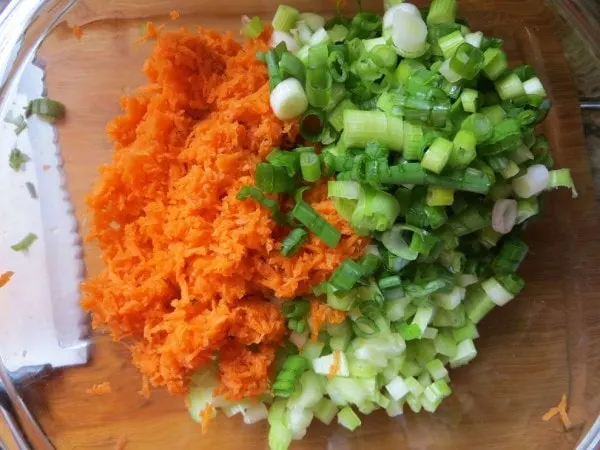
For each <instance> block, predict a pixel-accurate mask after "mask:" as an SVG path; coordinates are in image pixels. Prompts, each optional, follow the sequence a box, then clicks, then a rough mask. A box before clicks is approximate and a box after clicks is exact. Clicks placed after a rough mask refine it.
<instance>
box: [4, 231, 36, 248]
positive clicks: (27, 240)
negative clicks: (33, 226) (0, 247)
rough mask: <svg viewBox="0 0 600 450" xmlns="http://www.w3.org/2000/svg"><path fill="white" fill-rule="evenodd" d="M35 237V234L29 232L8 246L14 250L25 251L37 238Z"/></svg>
mask: <svg viewBox="0 0 600 450" xmlns="http://www.w3.org/2000/svg"><path fill="white" fill-rule="evenodd" d="M37 238H38V237H37V236H36V235H35V234H33V233H29V234H28V235H27V236H25V237H24V238H23V239H21V240H20V241H19V242H17V243H16V244H14V245H11V246H10V248H11V249H13V250H14V251H15V252H24V251H27V250H29V247H31V245H32V244H33V243H34V242H35V241H36V240H37Z"/></svg>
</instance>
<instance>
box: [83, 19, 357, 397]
mask: <svg viewBox="0 0 600 450" xmlns="http://www.w3.org/2000/svg"><path fill="white" fill-rule="evenodd" d="M149 30H150V27H149ZM156 34H157V42H156V44H155V47H154V50H153V51H152V54H151V55H150V56H149V58H148V59H147V61H146V62H145V64H144V73H145V74H146V76H147V78H148V80H149V82H148V85H147V86H145V87H143V88H141V89H140V90H139V91H138V92H137V93H136V94H135V95H132V96H127V97H124V98H123V99H122V100H121V105H122V108H123V110H124V113H123V115H121V116H119V117H117V118H115V119H114V120H113V121H112V122H111V123H110V124H109V125H108V127H107V129H108V134H109V136H110V138H111V139H112V141H113V142H114V147H115V148H114V154H113V158H112V161H111V162H110V163H109V164H107V165H105V166H103V167H102V168H101V169H100V177H99V180H98V182H97V184H96V186H95V188H94V190H93V191H92V193H91V194H90V195H89V197H88V199H87V203H88V206H89V208H90V211H91V216H92V217H91V221H90V222H91V230H90V233H89V238H90V239H93V240H95V241H96V242H97V244H98V246H99V247H100V250H101V253H102V258H103V261H104V264H105V268H104V269H103V270H102V271H101V272H100V273H98V274H95V275H94V276H91V277H90V278H88V279H87V280H86V281H85V282H84V283H83V284H82V293H83V299H82V305H83V306H84V308H85V309H86V310H88V311H91V312H92V316H93V324H94V327H96V328H102V329H108V330H109V331H110V332H111V333H112V335H113V337H114V339H115V340H124V341H126V342H127V343H129V347H130V350H131V353H132V356H133V361H134V363H135V365H136V366H137V367H138V368H139V370H140V371H141V373H142V376H143V389H142V393H143V394H144V395H148V394H149V386H150V385H152V386H155V387H156V386H164V387H166V388H167V389H168V390H169V391H170V392H171V393H176V394H183V393H185V392H186V391H187V389H188V387H189V383H190V376H191V375H192V374H193V373H194V372H195V371H197V370H198V369H199V368H201V367H206V366H207V365H209V364H210V363H211V362H212V361H213V360H214V359H215V358H217V364H218V367H219V378H220V385H219V386H218V388H217V390H218V392H219V393H222V394H223V396H224V397H226V398H228V399H232V400H236V399H240V398H243V397H247V396H256V395H260V394H261V393H264V392H265V391H267V390H268V388H269V369H270V367H271V365H272V363H273V360H274V357H275V349H276V348H277V347H278V346H279V345H280V343H281V342H282V340H283V338H284V337H285V335H286V333H287V330H286V326H285V321H284V318H283V317H282V315H281V313H280V311H279V308H277V307H276V306H275V305H273V304H272V303H271V302H269V301H267V300H266V298H267V296H271V295H275V296H277V297H279V298H294V297H296V296H299V295H304V294H309V293H310V292H311V288H312V287H313V286H314V285H316V284H318V283H320V282H321V281H324V280H326V279H328V278H329V276H330V275H331V273H332V271H333V270H334V269H335V268H336V267H337V266H338V265H339V264H340V263H341V262H342V261H343V260H344V259H346V258H348V257H353V258H354V257H357V256H358V255H360V253H361V252H362V250H363V248H364V246H365V245H366V243H367V241H366V239H364V238H360V237H358V236H356V235H355V234H353V232H352V230H351V229H350V227H349V225H348V224H347V223H346V222H345V221H344V220H343V219H341V218H340V217H339V215H338V214H337V212H336V210H335V208H334V206H333V204H332V203H331V202H330V201H329V200H327V186H326V183H323V184H322V185H320V186H318V187H316V188H314V189H313V190H312V191H311V192H309V193H307V195H306V196H305V198H306V199H308V201H310V202H311V204H312V205H313V207H314V208H315V210H316V211H317V212H318V213H319V214H321V215H322V216H323V217H324V218H325V219H327V220H328V221H329V222H330V223H332V224H333V225H334V226H335V227H337V228H338V229H339V230H340V231H341V232H342V234H343V239H342V241H341V242H340V244H339V245H338V247H337V248H335V249H330V248H328V247H327V246H326V245H325V244H324V243H322V242H321V241H320V240H319V239H317V238H316V237H315V236H311V237H310V239H309V240H308V241H307V243H306V245H305V247H304V248H303V249H302V250H301V251H300V252H298V254H297V255H295V256H294V257H293V258H285V257H283V256H282V255H281V254H280V253H279V249H280V246H281V241H282V239H283V237H285V235H286V234H287V233H288V231H289V230H287V229H285V228H282V227H279V226H277V225H276V224H275V223H274V222H273V221H272V220H271V218H270V214H269V212H268V211H267V210H265V208H262V207H260V206H259V205H257V204H256V203H255V202H253V201H252V200H246V201H239V200H237V198H236V195H237V193H238V192H239V190H240V188H241V187H243V186H245V185H248V184H253V176H254V167H255V166H256V163H257V162H259V161H261V160H263V159H264V158H265V157H266V155H268V154H269V153H270V151H271V149H272V148H273V147H278V146H281V145H289V144H290V143H293V142H294V141H295V139H296V136H297V133H298V123H297V122H289V123H283V122H281V121H280V120H279V119H277V118H276V117H275V116H274V115H273V113H272V111H271V109H270V105H269V86H268V75H267V72H266V69H265V67H264V65H263V64H262V63H260V62H258V61H257V60H256V58H255V54H256V51H257V50H265V49H267V48H268V47H267V43H266V40H267V39H268V37H269V33H263V35H261V38H260V39H257V40H255V41H252V42H249V43H247V44H245V45H244V46H241V45H239V44H238V43H236V42H235V41H234V40H233V38H232V37H231V35H223V34H218V33H216V32H212V31H208V30H199V31H198V32H190V31H186V30H180V31H176V32H163V33H158V32H157V33H156ZM314 315H315V318H314V319H315V324H314V325H316V326H317V328H318V326H320V325H321V324H322V323H336V321H338V322H339V321H341V320H343V318H344V314H341V316H340V314H339V312H335V311H334V310H331V311H330V308H327V307H326V306H325V309H323V308H321V307H319V308H318V310H317V309H315V314H314ZM317 322H318V325H317ZM251 344H254V345H252V347H249V345H251Z"/></svg>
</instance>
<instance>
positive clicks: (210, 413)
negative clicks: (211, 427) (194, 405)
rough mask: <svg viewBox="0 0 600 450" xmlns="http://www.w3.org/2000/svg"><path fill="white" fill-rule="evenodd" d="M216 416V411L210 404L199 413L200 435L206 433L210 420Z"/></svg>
mask: <svg viewBox="0 0 600 450" xmlns="http://www.w3.org/2000/svg"><path fill="white" fill-rule="evenodd" d="M216 415H217V411H216V409H215V407H214V406H213V405H212V403H209V404H208V405H206V408H204V409H203V410H202V411H200V420H201V421H202V434H206V432H207V431H208V424H209V423H210V421H211V420H213V419H214V418H215V417H216Z"/></svg>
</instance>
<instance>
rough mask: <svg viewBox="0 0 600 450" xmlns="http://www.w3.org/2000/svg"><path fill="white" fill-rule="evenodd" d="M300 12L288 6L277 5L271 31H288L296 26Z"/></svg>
mask: <svg viewBox="0 0 600 450" xmlns="http://www.w3.org/2000/svg"><path fill="white" fill-rule="evenodd" d="M299 16H300V11H298V10H297V9H295V8H292V7H291V6H288V5H279V7H278V8H277V11H276V12H275V16H274V17H273V21H272V22H271V24H272V25H273V29H275V30H277V31H290V30H291V29H292V28H294V25H296V21H297V20H298V17H299Z"/></svg>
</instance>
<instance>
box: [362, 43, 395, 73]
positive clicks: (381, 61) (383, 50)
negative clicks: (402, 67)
mask: <svg viewBox="0 0 600 450" xmlns="http://www.w3.org/2000/svg"><path fill="white" fill-rule="evenodd" d="M369 58H371V61H373V62H374V63H375V65H377V66H378V67H381V68H384V69H394V68H395V67H396V64H397V62H398V55H397V53H396V51H395V50H394V48H393V47H391V46H388V45H385V44H384V45H377V46H375V47H374V48H373V49H372V50H370V51H369Z"/></svg>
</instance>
